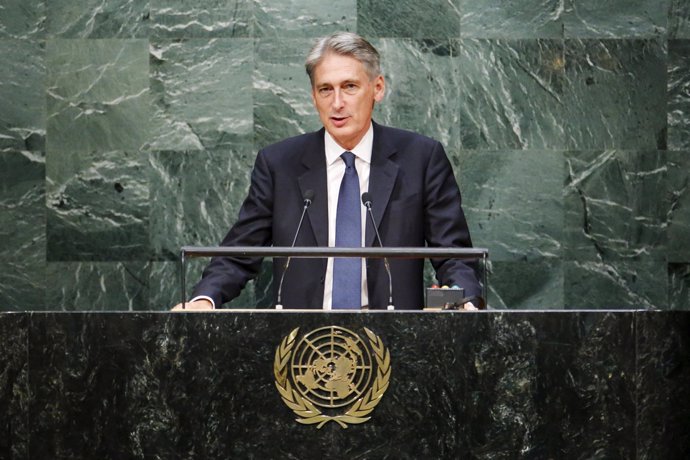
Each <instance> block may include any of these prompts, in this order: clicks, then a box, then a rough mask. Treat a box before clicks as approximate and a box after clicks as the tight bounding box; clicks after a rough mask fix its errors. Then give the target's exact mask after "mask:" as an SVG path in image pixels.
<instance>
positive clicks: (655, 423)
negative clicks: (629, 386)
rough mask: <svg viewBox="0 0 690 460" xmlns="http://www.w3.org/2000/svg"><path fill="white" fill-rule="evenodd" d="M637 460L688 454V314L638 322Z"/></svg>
mask: <svg viewBox="0 0 690 460" xmlns="http://www.w3.org/2000/svg"><path fill="white" fill-rule="evenodd" d="M636 327H637V336H638V338H637V344H636V345H637V347H636V350H637V398H638V399H637V403H638V409H637V413H638V417H637V418H638V421H637V427H636V430H635V432H636V433H637V436H638V440H637V458H639V459H667V458H668V459H671V458H674V459H675V458H677V459H681V458H685V457H687V455H688V452H690V431H688V429H687V420H688V419H690V405H688V401H690V385H688V382H690V336H689V335H688V331H689V330H690V313H689V312H664V313H656V314H652V313H645V314H640V315H638V316H637V321H636Z"/></svg>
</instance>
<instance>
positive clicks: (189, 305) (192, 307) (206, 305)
mask: <svg viewBox="0 0 690 460" xmlns="http://www.w3.org/2000/svg"><path fill="white" fill-rule="evenodd" d="M205 310H206V311H207V310H213V304H212V303H211V302H209V301H208V300H206V299H199V300H195V301H194V302H186V303H185V304H184V309H183V308H182V304H181V303H178V304H177V305H175V306H174V307H172V311H205Z"/></svg>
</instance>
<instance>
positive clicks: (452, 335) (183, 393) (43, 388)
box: [0, 311, 690, 459]
mask: <svg viewBox="0 0 690 460" xmlns="http://www.w3.org/2000/svg"><path fill="white" fill-rule="evenodd" d="M687 323H688V315H687V314H686V312H672V313H666V312H649V313H645V312H633V311H625V312H591V311H590V312H584V311H579V312H503V313H498V312H493V313H492V312H489V313H476V314H471V313H470V314H464V313H446V314H433V313H412V312H408V313H385V312H380V313H364V314H347V313H345V314H323V313H317V312H312V313H299V312H293V313H277V312H263V313H258V312H245V313H238V312H234V313H227V314H222V313H221V314H219V313H216V314H155V313H154V314H152V313H130V314H122V313H87V314H84V313H77V314H74V313H72V314H69V313H68V314H65V313H63V314H56V313H46V314H40V313H35V314H32V315H30V316H29V315H26V314H23V315H21V316H19V315H7V314H5V315H0V333H2V335H0V338H2V339H3V342H4V343H8V344H10V346H11V347H13V348H12V349H13V350H15V351H19V353H14V354H10V355H7V356H5V357H3V358H0V362H3V360H5V362H6V361H7V357H8V356H9V357H11V360H10V365H9V367H5V369H10V370H11V371H10V373H9V374H8V373H5V374H3V373H0V382H7V381H8V380H7V378H6V377H7V376H9V377H10V379H9V381H14V382H16V384H18V385H19V386H14V387H12V386H9V387H8V386H7V385H0V407H13V408H14V409H12V410H11V411H10V412H9V414H10V416H11V417H12V419H11V420H12V421H14V419H15V418H19V419H21V418H22V417H24V420H26V423H27V426H28V428H29V430H28V432H26V431H25V433H27V436H26V437H24V438H22V437H21V434H22V433H21V432H19V431H18V432H16V434H13V437H12V438H11V442H12V444H11V447H8V443H7V441H6V439H7V438H3V439H2V440H0V448H2V449H4V450H3V451H1V452H2V453H5V452H7V451H8V449H10V448H12V447H13V448H14V452H16V453H17V454H16V455H19V456H22V455H27V454H26V452H30V453H31V457H32V458H33V457H36V458H46V457H80V458H84V457H95V456H97V457H99V458H122V457H127V458H168V457H175V456H177V455H178V454H179V452H185V453H186V455H187V456H189V457H192V458H204V457H206V458H208V457H233V458H234V457H242V458H257V459H258V458H276V457H282V458H315V459H316V458H324V457H326V458H336V457H342V456H347V457H349V458H364V457H366V458H372V457H375V458H400V459H414V458H422V457H424V458H464V457H472V458H486V459H489V458H583V457H584V458H599V457H601V458H636V457H640V458H659V459H661V458H682V456H683V454H684V453H685V452H687V450H688V448H690V439H689V438H688V435H687V433H686V430H684V424H683V423H682V420H684V418H687V414H688V410H690V406H689V405H688V398H687V397H686V396H685V395H686V393H687V388H686V387H687V376H688V369H690V368H689V367H688V365H687V362H688V360H687V356H688V353H689V350H690V348H689V344H688V341H687V340H686V335H684V334H683V333H682V331H684V330H685V329H687ZM324 325H337V326H341V327H345V328H348V329H350V330H353V331H355V333H362V332H361V331H362V328H363V327H367V328H369V329H370V330H372V331H374V333H375V334H377V335H378V336H379V337H380V338H381V340H382V341H383V343H384V345H385V347H386V348H387V349H388V350H389V351H390V354H391V366H392V376H391V382H390V386H389V388H388V390H387V391H386V393H385V394H384V396H383V398H382V400H381V402H380V404H379V405H378V406H377V407H376V409H375V411H374V412H373V413H372V418H371V420H369V421H368V422H366V423H365V424H362V425H356V426H355V425H353V426H350V427H349V428H348V429H342V428H340V427H339V426H337V425H336V424H334V423H329V424H327V425H326V426H324V427H323V428H322V429H321V430H316V429H315V427H313V426H304V425H300V424H298V423H296V422H295V421H294V418H295V414H294V413H293V412H292V411H291V410H290V409H289V408H288V407H286V406H285V405H284V403H283V402H282V401H281V399H280V397H279V395H278V393H277V391H276V388H275V384H274V377H273V373H272V366H273V360H274V354H275V349H276V347H277V345H278V343H279V342H280V340H281V339H282V337H284V336H285V335H286V334H288V333H289V332H290V331H291V330H292V329H294V328H296V327H298V328H299V329H300V333H305V332H307V331H310V330H313V329H315V328H318V327H322V326H324ZM27 346H28V351H26V350H27V348H26V347H27ZM22 347H24V350H25V351H24V352H21V350H22ZM3 378H5V380H3ZM23 382H25V383H23ZM22 385H23V386H24V388H26V390H23V391H24V392H25V393H23V394H25V395H26V396H21V395H22V392H21V391H20V392H17V391H16V388H22ZM12 388H15V390H12ZM27 390H28V391H27ZM11 395H13V396H11ZM17 395H19V399H17ZM22 398H25V399H22ZM22 401H23V402H22ZM18 402H19V404H18ZM8 404H9V406H8ZM4 420H7V419H4ZM0 423H2V422H0ZM12 426H13V427H14V425H12ZM652 427H656V429H652ZM106 432H107V436H106V435H104V433H106ZM410 433H414V435H413V436H411V435H410Z"/></svg>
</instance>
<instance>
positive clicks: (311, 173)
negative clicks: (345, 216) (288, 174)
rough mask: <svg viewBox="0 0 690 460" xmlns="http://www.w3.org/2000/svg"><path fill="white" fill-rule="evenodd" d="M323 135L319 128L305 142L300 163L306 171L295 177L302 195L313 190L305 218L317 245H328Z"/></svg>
mask: <svg viewBox="0 0 690 460" xmlns="http://www.w3.org/2000/svg"><path fill="white" fill-rule="evenodd" d="M323 136H324V130H323V129H320V130H319V131H317V132H315V133H314V136H313V137H312V138H311V139H310V140H309V141H308V142H307V143H305V146H304V154H303V156H302V164H303V165H304V166H305V167H306V171H305V172H304V173H303V174H302V175H301V176H299V178H298V179H297V181H298V183H299V187H300V191H301V192H302V196H304V194H305V192H306V191H307V190H313V191H314V199H313V201H312V204H311V206H310V207H309V210H308V211H307V219H308V221H309V224H310V225H311V229H312V231H313V232H314V237H315V239H316V244H317V245H318V246H328V184H327V182H326V180H327V179H326V154H325V148H324V144H323Z"/></svg>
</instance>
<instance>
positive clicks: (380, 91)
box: [374, 75, 386, 102]
mask: <svg viewBox="0 0 690 460" xmlns="http://www.w3.org/2000/svg"><path fill="white" fill-rule="evenodd" d="M385 95H386V81H385V79H384V78H383V75H379V76H378V77H376V78H375V79H374V101H376V102H381V101H382V100H383V96H385Z"/></svg>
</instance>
